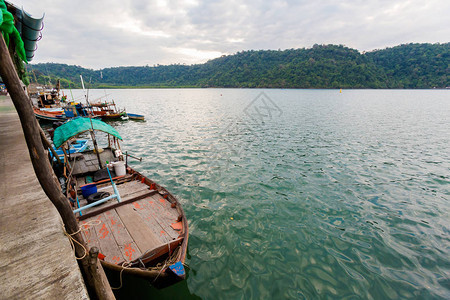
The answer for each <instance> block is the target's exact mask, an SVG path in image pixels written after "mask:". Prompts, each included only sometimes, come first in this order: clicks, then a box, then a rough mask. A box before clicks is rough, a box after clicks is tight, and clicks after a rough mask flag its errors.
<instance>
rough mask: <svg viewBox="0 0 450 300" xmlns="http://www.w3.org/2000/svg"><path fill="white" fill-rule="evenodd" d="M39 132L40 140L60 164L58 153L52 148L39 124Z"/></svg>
mask: <svg viewBox="0 0 450 300" xmlns="http://www.w3.org/2000/svg"><path fill="white" fill-rule="evenodd" d="M39 133H40V134H41V139H42V142H43V143H44V144H45V146H46V147H47V148H48V149H50V151H51V152H52V154H53V156H54V157H56V162H57V163H58V164H61V159H60V158H59V156H58V154H57V153H56V151H55V149H53V147H52V144H51V143H50V142H49V141H48V140H47V137H46V136H45V133H44V130H42V128H41V126H39Z"/></svg>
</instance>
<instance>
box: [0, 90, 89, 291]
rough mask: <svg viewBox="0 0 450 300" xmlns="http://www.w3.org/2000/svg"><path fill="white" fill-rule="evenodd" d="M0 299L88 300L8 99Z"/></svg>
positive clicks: (0, 102)
mask: <svg viewBox="0 0 450 300" xmlns="http://www.w3.org/2000/svg"><path fill="white" fill-rule="evenodd" d="M0 299H89V296H88V293H87V291H86V287H85V284H84V281H83V278H82V276H81V273H80V269H79V267H78V264H77V262H76V259H75V255H74V253H73V250H72V248H71V246H70V243H69V240H68V238H67V237H66V236H65V235H64V232H63V228H62V221H61V218H60V217H59V214H58V212H57V211H56V209H55V208H54V207H53V205H52V203H51V202H50V200H49V199H48V198H47V196H46V195H45V193H44V191H43V190H42V188H41V186H40V184H39V182H38V180H37V178H36V175H35V173H34V170H33V167H32V165H31V160H30V156H29V154H28V148H27V146H26V143H25V138H24V136H23V132H22V127H21V125H20V121H19V117H18V115H17V113H16V111H15V109H14V106H13V104H12V101H11V99H10V98H9V97H6V96H0Z"/></svg>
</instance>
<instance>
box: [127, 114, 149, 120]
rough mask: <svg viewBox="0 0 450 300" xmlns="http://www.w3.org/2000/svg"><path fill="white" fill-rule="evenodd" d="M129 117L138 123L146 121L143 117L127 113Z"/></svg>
mask: <svg viewBox="0 0 450 300" xmlns="http://www.w3.org/2000/svg"><path fill="white" fill-rule="evenodd" d="M127 116H128V118H130V120H137V121H144V120H145V117H144V116H143V115H138V114H130V113H127Z"/></svg>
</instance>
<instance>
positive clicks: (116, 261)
mask: <svg viewBox="0 0 450 300" xmlns="http://www.w3.org/2000/svg"><path fill="white" fill-rule="evenodd" d="M112 261H114V262H115V263H116V264H117V263H119V262H120V257H118V256H113V258H112Z"/></svg>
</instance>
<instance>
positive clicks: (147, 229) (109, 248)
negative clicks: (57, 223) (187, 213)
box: [80, 180, 182, 264]
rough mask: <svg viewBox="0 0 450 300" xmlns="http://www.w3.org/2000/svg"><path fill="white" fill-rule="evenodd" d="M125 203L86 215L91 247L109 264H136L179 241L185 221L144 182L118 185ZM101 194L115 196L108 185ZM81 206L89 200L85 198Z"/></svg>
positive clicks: (86, 233)
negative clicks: (150, 253) (154, 251)
mask: <svg viewBox="0 0 450 300" xmlns="http://www.w3.org/2000/svg"><path fill="white" fill-rule="evenodd" d="M117 189H118V191H119V194H120V195H121V200H122V202H121V203H118V202H117V200H115V199H113V200H109V201H108V202H106V203H104V204H101V205H99V206H96V207H93V208H90V209H88V210H86V211H84V212H82V213H83V214H84V215H85V216H84V217H82V221H81V224H85V225H84V226H83V227H85V229H84V230H83V231H82V233H83V235H84V237H85V240H86V241H87V243H88V245H89V247H92V246H96V247H98V248H99V250H100V253H101V254H103V255H105V258H104V259H105V261H107V262H110V263H114V264H118V263H122V262H128V261H132V260H134V259H136V258H138V257H140V256H141V255H142V254H144V253H146V252H148V251H149V250H152V249H155V248H157V247H159V246H161V245H166V244H168V243H170V242H173V241H175V240H177V239H178V237H179V235H180V230H181V229H182V226H181V222H178V221H177V219H178V217H179V212H178V210H177V209H176V207H171V203H170V202H169V201H168V200H166V199H164V198H163V197H162V196H161V195H160V194H159V193H157V191H155V190H150V189H149V186H148V185H146V184H144V183H141V182H140V181H136V180H132V181H126V182H123V183H121V184H117ZM98 191H108V192H110V193H111V194H112V193H113V190H112V186H111V185H110V184H109V183H107V184H104V185H103V186H102V185H99V186H98ZM80 203H81V206H83V205H85V203H86V200H84V199H83V198H82V197H81V201H80Z"/></svg>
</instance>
